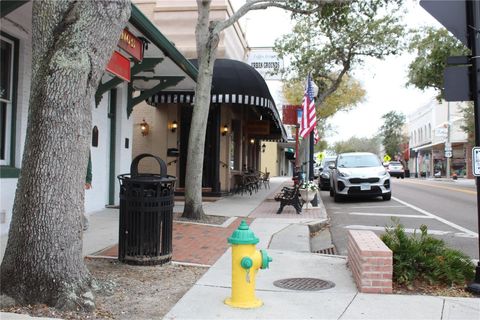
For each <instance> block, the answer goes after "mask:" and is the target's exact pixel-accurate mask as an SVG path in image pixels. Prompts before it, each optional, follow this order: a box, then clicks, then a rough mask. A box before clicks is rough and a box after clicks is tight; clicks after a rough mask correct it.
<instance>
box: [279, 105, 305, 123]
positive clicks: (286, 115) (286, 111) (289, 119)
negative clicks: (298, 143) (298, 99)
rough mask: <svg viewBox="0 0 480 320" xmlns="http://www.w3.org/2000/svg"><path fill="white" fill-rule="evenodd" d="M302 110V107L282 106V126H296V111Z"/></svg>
mask: <svg viewBox="0 0 480 320" xmlns="http://www.w3.org/2000/svg"><path fill="white" fill-rule="evenodd" d="M300 109H302V106H297V105H295V106H293V105H284V106H283V124H290V125H297V123H298V116H297V110H300Z"/></svg>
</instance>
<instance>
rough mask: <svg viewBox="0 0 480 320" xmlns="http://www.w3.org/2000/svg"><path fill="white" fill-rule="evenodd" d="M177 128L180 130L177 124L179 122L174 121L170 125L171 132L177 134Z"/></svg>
mask: <svg viewBox="0 0 480 320" xmlns="http://www.w3.org/2000/svg"><path fill="white" fill-rule="evenodd" d="M177 128H178V123H177V121H175V120H174V121H173V122H172V123H171V124H170V131H172V132H175V131H177Z"/></svg>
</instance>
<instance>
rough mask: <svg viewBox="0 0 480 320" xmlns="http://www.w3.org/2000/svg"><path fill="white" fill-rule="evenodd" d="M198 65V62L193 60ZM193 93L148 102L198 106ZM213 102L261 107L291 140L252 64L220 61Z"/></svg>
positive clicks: (162, 94) (158, 96)
mask: <svg viewBox="0 0 480 320" xmlns="http://www.w3.org/2000/svg"><path fill="white" fill-rule="evenodd" d="M190 62H191V63H192V64H193V65H194V66H196V67H197V66H198V62H197V60H196V59H193V60H190ZM194 100H195V97H194V92H193V91H176V92H175V91H168V90H165V91H161V92H158V93H157V94H155V95H153V96H151V97H150V98H148V99H147V103H148V104H150V105H153V106H159V105H161V104H165V103H194ZM211 102H212V103H220V104H222V103H225V104H239V105H243V106H253V107H258V108H259V110H258V111H259V112H260V114H262V115H264V116H268V117H269V118H270V119H272V121H273V123H274V124H275V127H276V128H277V130H278V133H279V134H280V136H281V139H283V140H285V141H286V140H287V134H286V132H285V129H284V127H283V124H282V121H281V119H280V115H279V113H278V110H277V108H276V106H275V102H274V101H273V98H272V96H271V94H270V90H269V89H268V86H267V84H266V82H265V80H264V79H263V77H262V76H261V75H260V73H258V71H257V70H255V69H254V68H253V67H251V66H250V65H248V64H246V63H244V62H241V61H237V60H232V59H216V60H215V65H214V68H213V79H212V91H211Z"/></svg>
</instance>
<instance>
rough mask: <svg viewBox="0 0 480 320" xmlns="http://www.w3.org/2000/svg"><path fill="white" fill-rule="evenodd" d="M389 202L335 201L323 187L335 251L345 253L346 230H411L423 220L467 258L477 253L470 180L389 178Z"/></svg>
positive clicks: (436, 235)
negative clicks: (394, 226)
mask: <svg viewBox="0 0 480 320" xmlns="http://www.w3.org/2000/svg"><path fill="white" fill-rule="evenodd" d="M392 190H393V192H392V200H390V201H383V200H382V199H381V198H376V199H353V200H350V199H349V200H346V201H343V202H341V203H334V202H333V198H331V197H330V196H329V193H328V191H321V197H322V200H323V202H324V204H325V207H326V209H327V212H328V214H329V216H330V219H331V228H330V232H331V234H332V240H333V243H334V245H335V247H336V249H337V252H338V253H339V254H341V255H346V254H347V249H346V248H347V246H346V239H347V230H349V229H357V230H358V229H364V230H372V231H374V232H375V233H377V234H378V235H380V234H382V233H384V232H385V227H386V226H393V225H395V223H396V221H398V222H399V223H401V224H403V225H404V226H405V228H406V230H407V232H411V233H413V232H414V231H415V230H418V228H419V227H420V226H421V225H422V224H425V225H426V226H427V227H428V233H429V234H431V235H434V236H435V237H438V238H440V239H442V240H444V241H445V242H446V243H447V245H448V246H449V247H452V248H455V249H459V250H461V251H463V252H464V253H466V254H467V255H469V256H470V257H472V258H475V259H478V257H479V241H478V220H477V219H478V216H477V204H476V189H475V187H474V185H473V184H468V183H467V184H465V183H461V182H453V181H451V182H444V181H436V180H425V179H403V180H401V179H392Z"/></svg>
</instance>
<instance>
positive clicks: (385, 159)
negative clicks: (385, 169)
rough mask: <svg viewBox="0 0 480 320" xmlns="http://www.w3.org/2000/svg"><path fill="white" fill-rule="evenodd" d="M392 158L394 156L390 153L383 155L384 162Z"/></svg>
mask: <svg viewBox="0 0 480 320" xmlns="http://www.w3.org/2000/svg"><path fill="white" fill-rule="evenodd" d="M390 160H392V158H390V156H389V155H388V154H386V155H385V156H383V162H390Z"/></svg>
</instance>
